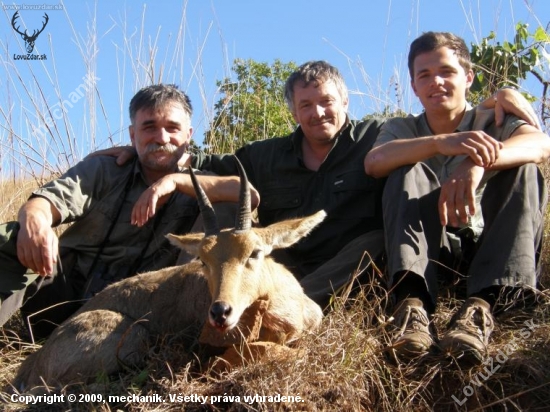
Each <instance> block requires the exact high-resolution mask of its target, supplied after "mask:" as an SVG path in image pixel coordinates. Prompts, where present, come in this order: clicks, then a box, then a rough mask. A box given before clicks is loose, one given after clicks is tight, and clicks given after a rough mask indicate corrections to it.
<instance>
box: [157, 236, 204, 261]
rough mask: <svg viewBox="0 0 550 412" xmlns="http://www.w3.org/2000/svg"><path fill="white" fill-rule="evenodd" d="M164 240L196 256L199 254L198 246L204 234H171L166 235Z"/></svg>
mask: <svg viewBox="0 0 550 412" xmlns="http://www.w3.org/2000/svg"><path fill="white" fill-rule="evenodd" d="M166 238H167V239H168V240H169V241H170V243H171V244H173V245H174V246H177V247H179V248H180V249H183V250H185V251H186V252H189V253H191V254H192V255H195V256H197V255H198V253H199V245H200V244H201V241H202V239H204V233H188V234H186V235H173V234H172V233H168V234H167V235H166Z"/></svg>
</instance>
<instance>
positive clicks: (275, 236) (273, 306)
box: [13, 164, 326, 391]
mask: <svg viewBox="0 0 550 412" xmlns="http://www.w3.org/2000/svg"><path fill="white" fill-rule="evenodd" d="M239 168H240V169H239V170H240V171H241V201H240V203H241V207H240V213H239V215H238V217H237V223H236V227H235V228H234V229H224V230H222V231H220V230H218V229H217V227H216V226H217V225H216V221H215V216H214V213H213V209H212V207H211V205H210V203H209V201H208V199H207V198H206V196H205V195H204V192H203V191H202V189H201V188H200V186H199V185H198V183H197V182H196V179H195V177H194V175H193V173H192V171H191V177H192V179H193V183H194V185H195V191H196V192H197V197H198V199H199V200H198V201H199V207H200V209H201V213H202V214H203V220H204V225H205V233H204V234H202V233H191V234H187V235H182V236H175V235H168V238H169V239H170V241H171V242H172V243H174V244H176V245H178V246H179V247H181V248H182V249H184V250H186V251H188V252H190V253H192V254H194V255H195V256H198V257H199V259H200V260H194V261H192V262H190V263H188V264H185V265H182V266H175V267H170V268H165V269H161V270H158V271H155V272H149V273H144V274H140V275H137V276H134V277H131V278H128V279H125V280H122V281H120V282H117V283H115V284H113V285H111V286H109V287H108V288H106V289H105V290H103V291H102V292H100V293H98V294H97V295H95V296H94V297H93V298H91V299H90V300H89V301H88V302H86V304H85V305H84V306H82V308H81V309H80V310H79V311H78V312H76V313H75V314H74V315H73V316H72V317H71V318H69V319H68V320H67V321H65V322H64V323H62V324H61V325H60V326H59V327H58V328H57V329H56V330H55V331H54V332H53V334H52V335H51V336H50V338H49V339H48V340H47V341H46V343H45V344H44V345H43V346H42V348H40V349H39V350H38V351H37V352H35V353H33V354H31V355H30V356H28V358H27V359H26V360H25V361H24V362H23V363H22V365H21V367H20V369H19V371H18V374H17V376H16V378H15V379H14V382H13V386H14V387H15V389H16V390H18V391H26V390H29V389H32V388H34V387H36V386H43V385H44V384H46V385H48V386H60V387H61V386H64V385H66V384H70V383H76V382H86V381H88V380H90V379H93V378H95V377H97V376H98V375H99V374H111V373H114V372H116V371H117V370H118V369H119V364H120V362H122V363H123V364H130V365H131V364H138V363H140V362H141V361H143V359H144V357H145V354H146V347H147V340H148V339H149V338H151V337H152V336H158V335H162V334H170V333H181V332H188V333H189V335H190V336H191V337H193V336H194V337H196V336H198V333H199V332H200V330H201V328H202V326H203V324H204V322H205V321H208V322H209V323H210V325H211V326H212V327H214V328H215V329H216V330H218V331H219V332H221V333H222V334H229V333H237V331H238V329H239V328H238V325H239V320H240V319H241V315H242V314H243V312H244V311H245V310H246V309H247V308H248V307H250V306H251V305H252V304H253V303H254V302H256V301H258V300H265V301H267V302H268V307H267V310H266V311H265V313H264V315H263V318H262V324H261V325H262V326H261V329H260V336H274V335H273V333H274V334H275V335H277V336H284V340H285V341H286V342H291V341H293V340H295V339H297V338H299V337H300V335H301V334H302V333H303V332H305V331H310V330H313V329H314V328H316V327H317V326H318V325H319V323H320V321H321V318H322V311H321V308H320V307H319V306H318V305H317V304H316V303H315V302H313V301H312V300H311V299H309V298H308V297H307V296H306V295H305V294H304V292H303V290H302V288H301V286H300V284H299V283H298V281H297V280H296V278H295V277H294V276H293V275H292V273H290V272H289V271H288V270H287V269H286V268H285V267H284V266H283V265H281V264H279V263H277V262H275V261H274V260H273V259H272V258H271V257H269V254H270V253H271V251H272V250H273V249H277V248H285V247H288V246H290V245H292V244H294V243H296V242H297V241H298V240H300V239H301V238H302V237H304V236H306V235H308V234H309V233H310V232H311V231H312V230H313V229H314V228H315V227H316V226H317V225H318V224H319V223H320V222H321V221H322V220H323V219H324V218H325V216H326V214H325V212H324V211H319V212H317V213H316V214H314V215H312V216H309V217H305V218H298V219H291V220H287V221H284V222H279V223H275V224H272V225H270V226H268V227H266V228H251V225H250V197H249V196H250V193H249V186H248V182H247V180H246V175H245V174H244V170H242V167H241V166H240V164H239Z"/></svg>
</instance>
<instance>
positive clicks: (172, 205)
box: [0, 85, 258, 337]
mask: <svg viewBox="0 0 550 412" xmlns="http://www.w3.org/2000/svg"><path fill="white" fill-rule="evenodd" d="M191 115H192V107H191V102H190V100H189V98H188V97H187V95H185V93H183V92H181V91H180V90H178V88H177V87H176V86H173V85H154V86H149V87H146V88H143V89H142V90H140V91H139V92H138V93H137V94H136V95H135V96H134V97H133V99H132V101H131V102H130V119H131V126H130V129H129V131H130V139H131V141H132V145H133V147H134V148H135V150H136V152H137V157H136V158H135V159H134V161H132V162H129V163H127V164H126V165H124V166H123V167H120V166H117V165H116V162H115V159H114V158H112V157H107V156H96V157H88V158H86V159H85V160H83V161H82V162H80V163H78V164H77V165H75V166H74V167H72V168H70V169H69V170H68V171H67V172H66V173H64V174H63V175H62V176H60V177H59V178H57V179H55V180H53V181H51V182H49V183H47V184H45V185H44V186H42V187H41V188H39V189H37V190H36V191H34V192H33V194H32V195H31V197H30V199H29V200H28V201H27V202H26V203H25V204H24V205H23V206H22V207H21V209H20V211H19V216H18V221H17V222H11V223H8V224H4V225H1V226H0V267H1V269H0V326H1V325H3V324H4V323H5V322H6V321H7V320H8V319H9V318H10V316H11V315H12V314H13V313H14V312H15V311H16V310H17V309H18V308H20V307H21V306H22V308H21V309H22V313H23V315H24V316H28V315H31V314H34V315H33V316H32V317H31V318H30V320H31V323H32V324H33V328H32V329H33V333H34V336H35V337H45V336H47V335H48V334H49V333H50V332H51V330H53V328H54V327H55V326H56V325H57V324H59V323H60V322H61V321H63V320H64V319H65V318H67V317H68V316H69V315H70V314H71V313H73V312H74V311H75V310H76V309H77V308H78V307H79V305H80V304H81V303H82V301H83V300H85V299H87V298H88V297H90V296H91V295H93V294H94V293H97V292H98V291H99V290H101V289H102V288H103V287H105V286H106V285H107V284H109V283H111V282H113V281H115V280H118V279H122V278H125V277H128V276H132V275H134V274H136V273H138V272H145V271H149V270H156V269H160V268H163V267H166V266H170V265H173V264H175V263H176V258H177V252H176V250H175V248H174V247H173V246H171V245H170V243H169V242H168V241H167V239H166V238H165V235H166V234H167V233H186V232H189V231H190V230H191V228H192V226H193V225H194V223H195V220H196V218H197V216H198V207H197V205H196V201H195V199H194V190H193V187H192V184H191V181H190V178H189V175H188V174H186V173H181V172H182V171H183V169H182V168H181V167H180V166H178V162H179V161H180V160H181V159H182V157H183V158H185V156H188V155H187V154H186V151H187V147H188V145H189V142H190V139H191V133H192V127H191ZM199 179H200V180H201V183H202V184H203V186H204V188H205V191H206V192H207V194H208V196H209V197H210V199H211V201H212V202H220V201H233V202H237V200H238V193H239V179H238V178H237V177H231V178H229V177H214V176H199ZM163 187H172V188H174V189H176V188H177V190H175V191H174V193H173V194H172V195H170V196H158V192H159V189H162V188H163ZM253 199H254V202H255V203H256V204H257V202H258V197H257V193H256V192H255V190H253ZM157 209H158V211H157V213H156V216H155V217H154V219H153V218H152V215H153V213H151V211H152V210H157ZM62 223H72V224H71V225H70V226H69V227H68V228H67V229H66V230H65V231H64V232H63V234H62V235H61V236H60V237H59V238H58V237H57V235H56V233H55V231H54V229H53V227H55V226H57V225H59V224H62ZM45 308H50V309H47V310H44V309H45Z"/></svg>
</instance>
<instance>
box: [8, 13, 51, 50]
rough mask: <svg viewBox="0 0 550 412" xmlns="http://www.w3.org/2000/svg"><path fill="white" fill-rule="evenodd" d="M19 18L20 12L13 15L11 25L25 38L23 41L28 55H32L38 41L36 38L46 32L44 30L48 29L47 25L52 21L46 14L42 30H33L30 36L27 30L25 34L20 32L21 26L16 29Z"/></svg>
mask: <svg viewBox="0 0 550 412" xmlns="http://www.w3.org/2000/svg"><path fill="white" fill-rule="evenodd" d="M18 17H19V11H16V12H15V14H14V15H13V17H12V19H11V25H12V27H13V29H14V30H15V31H16V32H17V33H19V34H20V35H21V37H22V38H23V40H24V41H25V48H26V49H27V53H32V51H33V50H34V42H35V41H36V38H37V37H38V35H39V34H40V33H42V31H43V30H44V28H45V27H46V24H48V20H49V19H50V18H49V17H48V15H47V14H46V13H44V24H43V25H42V28H41V29H40V30H36V29H35V30H33V32H32V35H31V36H29V35H28V33H27V30H25V32H24V33H23V32H21V31H20V30H19V26H17V27H16V20H17V18H18Z"/></svg>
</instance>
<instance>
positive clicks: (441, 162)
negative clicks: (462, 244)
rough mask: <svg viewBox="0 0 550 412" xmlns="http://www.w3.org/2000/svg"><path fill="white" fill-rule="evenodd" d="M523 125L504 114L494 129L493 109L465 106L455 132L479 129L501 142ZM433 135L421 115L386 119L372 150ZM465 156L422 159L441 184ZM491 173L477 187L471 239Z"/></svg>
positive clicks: (479, 227)
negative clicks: (397, 141)
mask: <svg viewBox="0 0 550 412" xmlns="http://www.w3.org/2000/svg"><path fill="white" fill-rule="evenodd" d="M523 124H526V122H525V121H523V120H521V119H519V118H517V117H515V116H513V115H508V116H506V118H505V120H504V123H503V125H502V126H501V127H497V126H496V124H495V111H494V109H488V110H487V109H486V110H483V109H480V108H475V109H472V108H471V107H470V106H468V108H467V110H466V112H465V113H464V117H463V118H462V120H461V122H460V124H459V125H458V127H457V128H456V129H455V132H466V131H471V130H482V131H484V132H485V133H487V134H488V135H489V136H491V137H493V138H494V139H496V140H498V141H504V140H506V139H508V138H510V136H511V135H512V134H513V133H514V131H515V130H516V129H517V128H518V127H519V126H521V125H523ZM433 134H434V133H433V132H432V130H431V129H430V126H429V125H428V120H427V118H426V114H425V113H422V114H420V115H418V116H412V115H411V116H408V117H405V118H393V119H390V120H388V121H387V122H386V123H385V124H384V126H382V130H381V131H380V135H379V136H378V139H377V140H376V143H375V147H376V146H380V145H382V144H384V143H387V142H390V141H392V140H396V139H413V138H415V137H424V136H432V135H433ZM466 157H467V156H466V155H459V156H445V155H441V154H438V155H436V156H434V157H431V158H429V159H426V160H424V163H425V164H426V165H428V166H429V167H430V169H431V170H432V171H433V172H434V173H435V174H436V176H437V177H438V178H439V181H440V182H441V183H443V182H445V181H446V180H447V179H448V178H449V176H450V175H451V174H452V173H453V171H454V170H455V169H456V167H457V166H458V165H459V164H460V163H461V162H462V161H464V159H465V158H466ZM494 173H495V172H489V173H485V174H484V176H483V179H482V181H481V183H480V185H479V187H478V188H477V190H476V204H477V206H478V207H477V208H476V209H477V213H476V215H475V216H473V217H472V219H471V220H470V222H469V225H468V226H469V227H470V228H471V229H472V230H473V231H474V236H475V237H476V238H477V236H479V235H480V234H481V231H482V229H483V217H482V215H481V207H479V204H480V202H481V196H482V194H483V190H484V189H485V186H486V183H487V180H488V179H489V178H490V177H491V176H493V175H494Z"/></svg>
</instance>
